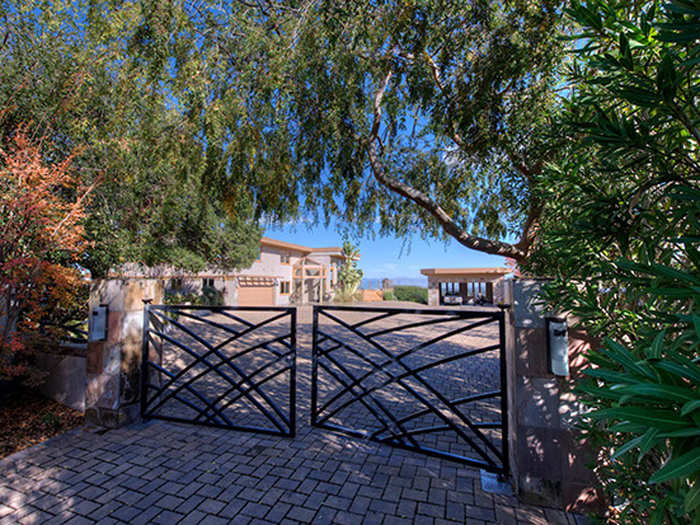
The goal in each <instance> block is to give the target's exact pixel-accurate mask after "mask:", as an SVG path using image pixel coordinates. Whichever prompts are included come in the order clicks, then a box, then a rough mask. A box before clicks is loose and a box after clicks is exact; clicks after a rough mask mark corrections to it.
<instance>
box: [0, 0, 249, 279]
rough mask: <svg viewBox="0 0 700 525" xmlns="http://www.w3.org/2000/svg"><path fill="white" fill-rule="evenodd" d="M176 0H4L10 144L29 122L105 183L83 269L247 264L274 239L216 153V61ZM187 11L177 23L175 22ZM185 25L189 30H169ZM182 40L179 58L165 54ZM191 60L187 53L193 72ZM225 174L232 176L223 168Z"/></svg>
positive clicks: (4, 130)
mask: <svg viewBox="0 0 700 525" xmlns="http://www.w3.org/2000/svg"><path fill="white" fill-rule="evenodd" d="M166 8H167V5H166V3H165V2H160V3H158V2H136V1H125V2H96V1H78V2H73V1H67V0H66V1H63V0H58V1H55V2H43V1H39V0H29V1H26V2H14V1H10V0H2V1H0V27H2V34H1V35H0V38H1V39H2V42H3V43H2V45H1V46H0V144H3V145H5V146H7V145H8V144H11V143H12V140H13V137H14V135H15V134H16V132H17V130H18V129H19V128H20V127H21V126H22V125H26V124H29V125H30V126H31V129H32V130H33V132H34V133H35V134H37V135H39V136H43V137H45V140H44V142H43V147H42V154H43V155H44V156H45V157H46V158H47V159H63V158H66V157H67V156H68V155H69V154H70V152H73V151H78V152H79V153H78V154H77V155H76V156H75V157H74V159H73V164H74V166H75V168H76V170H77V171H76V173H77V174H78V175H79V178H80V181H81V183H84V184H88V185H89V184H92V183H93V182H95V181H97V180H98V179H99V180H100V184H99V185H98V186H97V187H96V188H95V190H94V198H93V199H92V200H91V201H90V203H89V204H88V205H87V209H86V218H85V221H84V227H85V231H86V236H87V238H88V239H89V240H90V241H91V243H92V245H91V247H90V249H89V250H87V252H86V253H85V255H84V257H83V258H82V259H81V261H80V262H81V264H82V265H83V266H85V267H87V268H89V269H90V270H92V272H93V274H94V275H101V274H104V273H105V272H106V271H107V269H108V268H109V267H111V266H113V265H115V264H119V263H122V262H130V261H138V262H143V263H146V264H157V263H169V264H174V265H176V266H180V267H187V268H191V269H199V268H202V267H203V266H204V265H206V264H211V265H218V266H222V267H227V268H231V267H240V266H247V265H248V264H249V263H250V262H252V261H253V260H254V258H255V256H256V250H257V245H258V241H259V238H260V235H261V232H260V229H259V228H258V226H257V223H256V222H255V221H254V220H252V217H253V206H254V198H253V197H252V196H251V195H250V194H249V192H247V191H245V188H243V187H240V186H236V185H233V186H235V187H236V188H238V189H239V190H240V191H238V192H237V193H234V192H232V191H230V188H229V186H228V184H227V182H226V180H227V179H226V173H225V172H226V170H225V169H224V168H223V167H222V166H221V165H220V164H218V163H216V162H214V161H213V160H212V157H211V156H209V155H207V149H208V148H213V147H214V145H215V144H216V140H215V136H214V135H213V134H211V133H208V130H210V129H211V127H212V125H211V120H212V116H211V112H209V111H208V112H204V111H201V110H198V107H199V104H200V103H201V101H203V100H209V99H210V98H211V97H210V93H209V92H208V91H207V90H208V87H207V81H208V75H207V73H208V71H207V68H208V67H209V62H208V57H206V56H203V55H200V54H199V53H197V45H196V43H195V42H194V41H193V39H192V38H188V33H187V32H186V30H185V28H184V27H183V26H182V25H181V23H182V22H183V21H184V19H183V13H182V11H178V10H175V11H173V12H170V11H168V10H166ZM170 16H173V18H172V20H170V21H169V20H168V19H169V17H170ZM178 27H180V29H181V32H180V35H179V37H178V39H177V41H175V40H170V41H168V42H166V41H165V40H163V37H164V36H166V35H167V34H168V31H170V30H174V29H176V28H178ZM161 44H162V45H168V46H171V51H172V53H170V59H169V60H168V61H165V57H164V56H163V57H160V56H157V55H155V54H154V53H152V49H153V48H154V47H156V46H157V45H161ZM178 60H186V63H185V64H183V66H182V68H180V67H179V66H180V62H177V61H178ZM219 171H221V173H219Z"/></svg>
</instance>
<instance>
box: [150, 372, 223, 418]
mask: <svg viewBox="0 0 700 525" xmlns="http://www.w3.org/2000/svg"><path fill="white" fill-rule="evenodd" d="M148 365H149V366H151V367H153V368H155V369H156V370H158V371H159V372H161V373H162V374H165V375H167V376H168V377H172V375H173V374H171V373H170V372H168V371H167V370H166V369H165V368H163V367H162V366H160V365H157V364H155V363H153V362H152V361H149V362H148ZM146 386H147V387H150V388H153V389H156V390H158V391H159V392H160V393H163V392H164V391H165V390H166V389H165V388H163V387H157V386H155V385H152V384H151V383H147V384H146ZM183 386H184V387H185V389H186V390H187V391H188V392H190V393H191V394H193V395H194V396H195V397H196V398H197V399H199V400H200V401H201V402H202V403H204V404H205V405H206V406H207V407H206V409H207V410H208V409H209V408H213V407H214V405H215V404H216V402H214V403H212V402H211V401H209V400H208V399H207V398H206V397H204V396H203V395H202V394H200V393H199V392H197V391H196V390H195V389H194V388H192V387H191V386H190V385H189V384H186V385H183ZM180 390H181V389H178V392H179V391H180ZM157 397H158V396H155V397H154V398H151V400H150V401H149V400H147V402H146V408H148V405H149V404H150V402H151V401H152V400H153V399H156V398H157ZM168 397H169V399H170V398H177V397H178V396H177V394H176V393H175V394H173V395H172V396H168ZM160 406H162V403H161V404H159V405H157V406H155V407H154V408H153V409H152V412H155V410H157V409H158V408H159V407H160ZM194 406H195V405H192V407H193V408H194ZM196 410H197V413H200V414H201V413H202V409H201V408H197V409H196ZM215 411H216V412H217V415H218V416H219V417H220V418H221V419H222V421H223V423H226V424H229V425H232V424H233V423H231V421H230V420H229V419H228V418H227V417H226V416H225V415H224V414H223V413H222V412H221V411H218V410H215ZM146 414H148V412H146ZM209 420H212V421H213V419H212V417H209ZM214 422H216V421H214Z"/></svg>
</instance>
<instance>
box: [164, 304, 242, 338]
mask: <svg viewBox="0 0 700 525" xmlns="http://www.w3.org/2000/svg"><path fill="white" fill-rule="evenodd" d="M177 313H178V315H181V316H183V317H187V318H189V319H194V320H196V321H199V322H201V323H204V324H208V325H209V326H213V327H214V328H218V329H220V330H223V331H224V332H228V333H231V334H235V335H238V333H239V331H238V330H234V329H233V328H231V327H230V326H226V325H225V324H221V323H217V322H216V321H212V320H210V319H207V318H205V317H200V316H198V315H194V314H191V313H188V312H186V311H184V310H178V311H177Z"/></svg>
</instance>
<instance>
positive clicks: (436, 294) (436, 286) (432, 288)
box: [428, 277, 440, 306]
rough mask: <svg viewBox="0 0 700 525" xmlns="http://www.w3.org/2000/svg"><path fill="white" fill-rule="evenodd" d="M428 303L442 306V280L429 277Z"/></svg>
mask: <svg viewBox="0 0 700 525" xmlns="http://www.w3.org/2000/svg"><path fill="white" fill-rule="evenodd" d="M428 304H429V305H430V306H440V281H438V280H437V279H436V278H434V277H428Z"/></svg>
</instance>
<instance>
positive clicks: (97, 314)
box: [88, 304, 108, 341]
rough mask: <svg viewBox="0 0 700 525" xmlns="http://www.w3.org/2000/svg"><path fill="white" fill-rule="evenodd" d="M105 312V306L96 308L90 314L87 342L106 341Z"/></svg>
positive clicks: (106, 309) (106, 308)
mask: <svg viewBox="0 0 700 525" xmlns="http://www.w3.org/2000/svg"><path fill="white" fill-rule="evenodd" d="M107 312H108V307H107V305H105V304H101V305H100V306H96V307H95V308H93V309H92V312H90V319H89V321H88V341H104V340H106V339H107Z"/></svg>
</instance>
